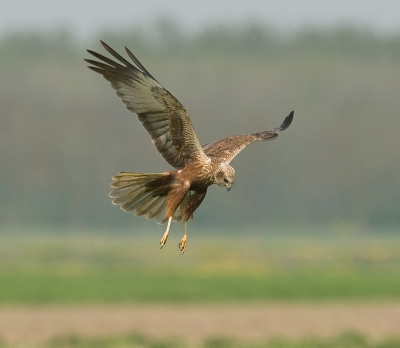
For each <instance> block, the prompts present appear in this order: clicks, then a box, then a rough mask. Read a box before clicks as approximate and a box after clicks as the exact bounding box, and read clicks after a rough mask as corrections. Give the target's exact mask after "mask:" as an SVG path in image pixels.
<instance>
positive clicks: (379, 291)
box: [0, 230, 400, 304]
mask: <svg viewBox="0 0 400 348" xmlns="http://www.w3.org/2000/svg"><path fill="white" fill-rule="evenodd" d="M135 234H136V235H135ZM135 234H134V233H130V234H128V233H126V234H119V235H111V234H110V233H98V234H96V233H93V232H92V231H67V230H66V231H58V233H57V235H55V234H54V233H53V234H51V233H48V232H46V231H41V233H38V231H25V232H23V233H22V232H21V233H8V232H4V233H2V234H1V235H0V303H3V304H21V303H26V304H36V303H115V302H149V303H154V302H156V303H162V302H199V301H200V302H202V301H204V302H224V301H225V302H237V301H264V300H283V301H287V300H289V301H295V300H337V299H340V300H384V299H392V300H393V299H400V238H399V237H396V236H393V235H389V234H387V235H386V236H385V235H382V234H381V235H379V237H377V234H367V235H355V236H354V235H353V236H352V237H349V236H348V235H342V236H340V235H338V234H329V233H325V235H324V237H322V236H318V235H310V234H309V235H308V236H306V237H298V236H293V235H292V236H289V235H287V234H277V235H274V236H263V237H262V236H254V235H253V236H251V235H250V237H246V236H244V235H237V236H230V235H229V234H226V233H225V234H224V233H222V235H220V236H219V237H213V236H211V235H206V236H204V235H203V236H201V235H200V234H198V233H194V232H193V233H192V234H191V235H190V236H189V246H188V249H187V252H186V254H185V255H183V256H181V255H179V252H178V248H177V243H178V241H179V239H180V236H176V235H172V236H171V237H170V239H169V240H168V243H167V244H166V246H165V247H164V249H163V250H158V241H159V236H158V235H156V234H155V233H151V234H147V235H144V234H140V233H135ZM216 235H218V234H217V233H216ZM278 235H280V237H277V236H278ZM282 235H283V236H285V235H286V238H284V237H282ZM300 235H303V234H300Z"/></svg>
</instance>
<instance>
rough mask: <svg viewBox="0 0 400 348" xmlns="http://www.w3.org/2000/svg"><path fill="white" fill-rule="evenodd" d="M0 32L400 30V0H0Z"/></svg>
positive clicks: (91, 34) (85, 34)
mask: <svg viewBox="0 0 400 348" xmlns="http://www.w3.org/2000/svg"><path fill="white" fill-rule="evenodd" d="M0 4H1V7H0V8H1V12H0V36H4V35H5V34H7V33H8V32H10V31H16V30H21V29H29V30H31V29H35V30H42V31H51V30H53V29H56V28H60V27H64V28H68V29H70V30H71V31H72V32H73V33H74V34H75V35H76V36H78V37H79V38H82V39H86V38H88V37H91V36H93V35H96V33H97V32H98V31H99V30H100V29H104V28H114V29H123V28H130V27H132V28H133V27H135V26H138V25H139V26H141V27H143V26H145V25H149V26H151V25H152V24H154V22H155V21H156V20H157V19H158V18H160V17H162V16H166V17H171V18H174V19H176V21H177V22H178V23H179V25H180V26H181V27H182V28H184V29H185V30H187V31H188V32H195V31H196V30H199V29H201V28H202V27H203V26H205V25H207V24H216V23H228V24H236V23H244V22H248V21H251V20H257V21H258V22H260V23H265V24H272V25H274V26H275V27H277V28H278V29H283V30H290V29H295V28H298V27H299V26H304V25H312V26H333V25H337V24H342V23H355V24H356V25H358V26H361V27H369V28H372V29H376V30H378V31H380V32H383V33H387V32H389V33H393V32H400V1H399V0H319V1H318V0H279V1H277V0H264V1H263V0H230V1H228V0H201V1H190V0H140V1H139V0H116V1H112V0H107V1H103V0H68V1H60V0H0Z"/></svg>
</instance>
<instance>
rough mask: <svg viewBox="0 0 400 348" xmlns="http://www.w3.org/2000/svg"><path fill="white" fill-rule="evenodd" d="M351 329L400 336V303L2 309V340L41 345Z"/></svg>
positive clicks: (371, 334) (325, 333) (250, 336)
mask: <svg viewBox="0 0 400 348" xmlns="http://www.w3.org/2000/svg"><path fill="white" fill-rule="evenodd" d="M348 330H350V331H355V332H359V333H363V334H365V335H367V336H368V337H369V338H371V339H382V338H385V337H388V336H397V337H398V336H399V335H400V303H397V302H396V303H386V302H385V303H319V304H317V303H312V304H299V303H270V304H268V303H267V304H266V303H262V304H240V305H239V304H237V305H236V304H235V305H200V304H197V305H118V306H116V305H110V306H71V307H63V306H49V307H2V308H0V337H1V338H3V340H5V342H6V343H9V344H14V343H40V342H44V341H48V340H50V339H52V338H55V337H60V336H65V335H71V334H75V335H80V336H85V337H104V336H109V335H120V334H127V333H132V332H136V333H141V334H145V335H149V336H152V337H157V338H163V337H164V338H167V337H168V338H169V337H181V338H183V339H184V340H185V341H187V342H189V343H197V342H200V341H203V340H204V339H207V338H209V337H216V336H217V337H231V338H238V339H246V340H247V339H251V340H262V339H268V338H271V337H276V336H281V337H286V338H290V339H297V338H301V337H304V336H310V335H312V336H319V337H331V336H334V335H337V334H340V333H342V332H343V331H348Z"/></svg>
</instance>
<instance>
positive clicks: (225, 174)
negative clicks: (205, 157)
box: [215, 162, 235, 191]
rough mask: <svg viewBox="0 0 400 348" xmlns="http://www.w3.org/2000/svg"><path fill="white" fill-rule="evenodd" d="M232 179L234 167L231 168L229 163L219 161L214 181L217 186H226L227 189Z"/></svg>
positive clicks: (233, 178)
mask: <svg viewBox="0 0 400 348" xmlns="http://www.w3.org/2000/svg"><path fill="white" fill-rule="evenodd" d="M234 181H235V169H233V168H232V167H231V166H230V165H229V164H226V163H224V162H221V163H220V165H219V167H218V171H217V174H216V175H215V183H216V184H217V185H219V186H226V188H227V189H228V191H229V190H230V189H231V187H232V185H233V182H234Z"/></svg>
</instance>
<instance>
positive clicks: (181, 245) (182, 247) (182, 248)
mask: <svg viewBox="0 0 400 348" xmlns="http://www.w3.org/2000/svg"><path fill="white" fill-rule="evenodd" d="M186 244H187V241H186V234H185V235H184V236H183V238H182V240H181V241H180V242H179V244H178V247H179V250H180V251H181V255H183V254H184V253H185V250H186Z"/></svg>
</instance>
